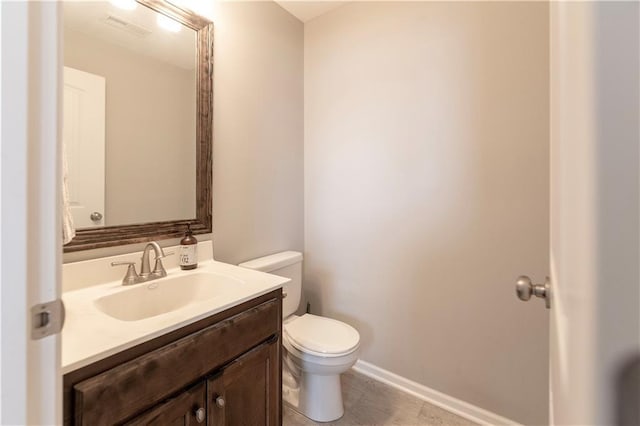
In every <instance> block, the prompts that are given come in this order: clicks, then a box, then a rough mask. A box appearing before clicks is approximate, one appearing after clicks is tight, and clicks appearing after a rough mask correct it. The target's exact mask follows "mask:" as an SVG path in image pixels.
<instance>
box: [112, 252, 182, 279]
mask: <svg viewBox="0 0 640 426" xmlns="http://www.w3.org/2000/svg"><path fill="white" fill-rule="evenodd" d="M151 249H153V251H154V252H155V255H156V263H155V265H154V268H153V271H151V265H150V263H149V252H150V251H151ZM172 254H173V252H169V253H165V252H164V250H162V247H160V245H159V244H158V243H156V242H155V241H151V242H150V243H149V244H147V245H146V246H145V247H144V251H143V252H142V258H141V259H140V260H141V262H140V263H141V264H140V275H138V273H137V272H136V263H135V262H111V266H118V265H127V266H128V268H127V273H126V274H125V276H124V278H123V279H122V285H132V284H139V283H143V282H146V281H151V280H156V279H158V278H162V277H166V276H167V271H165V269H164V266H163V265H162V259H163V258H165V257H167V256H169V255H172Z"/></svg>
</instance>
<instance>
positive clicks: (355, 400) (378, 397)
mask: <svg viewBox="0 0 640 426" xmlns="http://www.w3.org/2000/svg"><path fill="white" fill-rule="evenodd" d="M342 397H343V398H344V408H345V412H344V416H343V417H342V418H341V419H339V420H336V421H335V422H331V423H316V422H314V421H312V420H309V419H308V418H306V417H305V416H303V415H302V414H298V413H297V412H295V411H294V410H292V409H291V408H290V407H288V406H287V405H286V404H285V405H284V413H283V422H282V424H283V425H284V426H311V425H345V426H346V425H399V426H416V425H429V426H431V425H433V426H435V425H438V426H463V425H464V426H466V425H474V424H475V423H473V422H470V421H469V420H466V419H463V418H462V417H459V416H456V415H455V414H452V413H450V412H448V411H445V410H443V409H442V408H438V407H436V406H434V405H431V404H429V403H428V402H424V401H422V400H421V399H418V398H416V397H414V396H412V395H409V394H406V393H404V392H401V391H399V390H397V389H395V388H392V387H391V386H388V385H385V384H384V383H380V382H378V381H376V380H373V379H370V378H368V377H367V376H364V375H362V374H359V373H356V372H355V371H353V370H349V371H348V372H346V373H345V374H343V375H342Z"/></svg>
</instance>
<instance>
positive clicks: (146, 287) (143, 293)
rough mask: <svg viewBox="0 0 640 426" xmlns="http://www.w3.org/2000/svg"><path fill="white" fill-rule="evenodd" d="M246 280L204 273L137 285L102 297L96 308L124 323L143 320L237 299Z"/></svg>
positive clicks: (96, 303)
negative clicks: (218, 301) (188, 307)
mask: <svg viewBox="0 0 640 426" xmlns="http://www.w3.org/2000/svg"><path fill="white" fill-rule="evenodd" d="M242 284H244V283H243V281H241V280H239V279H237V278H232V277H228V276H225V275H220V274H216V273H212V272H200V273H195V274H189V275H178V276H174V277H167V278H162V279H159V280H155V281H149V282H147V283H142V284H135V285H133V286H131V287H128V288H127V289H126V290H123V291H119V292H117V293H114V294H109V295H107V296H102V297H100V298H99V299H96V300H95V302H94V303H95V306H96V307H97V308H98V309H99V310H100V311H102V312H103V313H105V314H107V315H109V316H110V317H112V318H115V319H119V320H121V321H139V320H143V319H147V318H151V317H155V316H157V315H162V314H166V313H169V312H173V311H176V310H178V309H182V308H185V307H187V306H190V305H194V304H197V303H201V302H205V301H210V300H212V299H216V298H224V297H229V296H233V295H234V294H235V293H237V292H238V290H239V287H241V286H242Z"/></svg>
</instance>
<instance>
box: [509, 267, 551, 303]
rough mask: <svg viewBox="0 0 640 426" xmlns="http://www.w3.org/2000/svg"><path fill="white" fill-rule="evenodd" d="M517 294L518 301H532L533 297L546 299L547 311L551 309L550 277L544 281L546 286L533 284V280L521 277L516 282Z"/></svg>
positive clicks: (524, 276)
mask: <svg viewBox="0 0 640 426" xmlns="http://www.w3.org/2000/svg"><path fill="white" fill-rule="evenodd" d="M516 294H517V295H518V299H520V300H524V301H525V302H526V301H527V300H529V299H531V295H534V296H536V297H540V298H543V299H544V304H545V306H546V307H547V309H549V308H551V283H550V281H549V277H547V278H546V279H545V280H544V284H533V283H532V282H531V278H529V277H528V276H526V275H520V276H519V277H518V280H517V281H516Z"/></svg>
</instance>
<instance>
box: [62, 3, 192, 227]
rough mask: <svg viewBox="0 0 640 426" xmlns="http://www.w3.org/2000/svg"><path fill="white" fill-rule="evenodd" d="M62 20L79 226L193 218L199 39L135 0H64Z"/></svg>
mask: <svg viewBox="0 0 640 426" xmlns="http://www.w3.org/2000/svg"><path fill="white" fill-rule="evenodd" d="M119 6H123V7H119ZM63 21H64V65H65V70H64V125H63V140H64V146H65V157H66V159H67V164H68V174H67V178H68V185H69V194H70V201H71V203H70V207H71V211H72V213H73V219H74V222H75V226H76V228H79V229H82V228H91V227H102V226H114V225H129V224H140V223H148V222H157V221H169V220H186V219H194V218H195V217H196V65H197V55H196V53H197V52H196V41H197V37H196V32H195V31H194V30H192V29H190V28H188V27H186V26H184V25H182V24H181V23H179V22H177V21H174V20H172V19H170V18H168V17H166V16H165V15H163V14H161V13H159V12H156V11H153V10H151V9H149V8H147V7H145V6H144V5H142V4H137V3H136V2H135V1H114V2H66V3H65V4H64V19H63Z"/></svg>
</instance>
